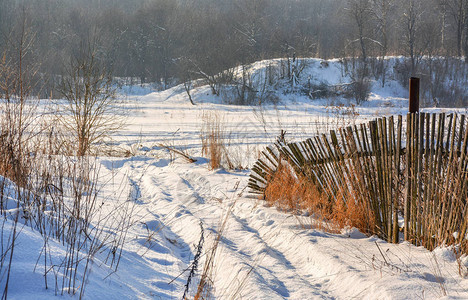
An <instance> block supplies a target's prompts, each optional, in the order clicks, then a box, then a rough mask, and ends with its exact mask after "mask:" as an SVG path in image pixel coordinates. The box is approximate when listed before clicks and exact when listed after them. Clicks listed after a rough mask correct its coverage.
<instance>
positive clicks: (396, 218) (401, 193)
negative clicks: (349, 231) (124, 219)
mask: <svg viewBox="0 0 468 300" xmlns="http://www.w3.org/2000/svg"><path fill="white" fill-rule="evenodd" d="M466 123H467V118H466V117H465V116H464V115H457V114H449V115H447V114H445V113H440V114H426V113H420V114H408V115H407V116H406V117H403V116H397V117H393V116H392V117H388V118H387V117H385V118H379V119H376V120H373V121H370V122H368V123H366V124H361V125H358V126H352V127H347V128H341V129H338V130H332V131H330V133H329V134H322V135H320V136H315V137H313V138H310V139H307V140H305V141H302V142H294V143H288V144H286V143H284V142H281V141H278V142H277V143H276V144H275V145H274V146H270V147H267V148H266V149H265V150H264V151H263V153H262V157H261V158H260V159H259V160H258V161H257V162H256V164H255V165H254V167H253V168H252V174H251V178H250V181H249V187H250V191H251V193H253V194H256V195H259V196H264V195H265V189H266V188H267V186H268V184H269V182H271V180H272V179H273V178H274V176H275V173H276V171H277V170H278V168H279V166H280V165H281V164H289V165H291V167H292V168H293V169H294V171H295V173H296V175H297V176H300V177H301V178H306V179H307V182H308V183H309V184H311V185H315V186H316V187H317V188H318V189H319V190H320V192H321V193H323V194H324V195H326V197H327V198H328V201H330V202H331V203H337V202H340V203H345V204H346V203H348V204H349V201H354V203H353V204H358V205H359V206H360V207H364V208H365V209H366V211H368V214H366V217H367V218H369V220H368V221H369V222H368V224H373V227H372V228H369V229H368V231H369V232H368V233H370V234H377V235H379V236H380V237H382V238H384V239H386V240H388V241H389V242H394V243H396V242H398V241H399V238H400V232H403V233H404V239H405V240H408V241H411V242H412V243H414V244H417V245H423V246H425V247H427V248H429V249H432V248H434V247H435V246H437V245H441V244H454V243H457V244H463V243H464V244H466V242H467V225H468V220H467V216H468V215H467V204H466V199H467V190H468V189H467V179H468V178H467V173H468V170H467V168H468V159H467V141H468V130H466V129H467V124H466Z"/></svg>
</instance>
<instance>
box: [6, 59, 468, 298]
mask: <svg viewBox="0 0 468 300" xmlns="http://www.w3.org/2000/svg"><path fill="white" fill-rule="evenodd" d="M319 62H320V61H319V60H316V63H315V64H313V66H311V67H310V69H311V70H310V71H308V72H309V74H310V75H311V76H313V77H314V78H317V80H318V81H320V80H326V81H328V82H331V81H333V82H334V83H338V82H345V80H346V79H345V78H342V77H341V75H340V70H339V68H338V67H337V66H336V64H338V62H336V61H331V62H330V66H329V67H327V68H326V70H325V71H323V68H322V67H321V65H320V63H319ZM265 65H266V63H263V64H262V62H260V63H257V64H256V65H254V67H255V68H258V69H261V68H263V67H264V66H265ZM314 66H315V67H314ZM321 76H322V77H321ZM131 90H132V89H126V91H131ZM133 91H136V92H135V94H137V95H126V96H122V97H125V108H126V109H125V110H124V114H125V115H126V116H127V124H128V125H127V126H126V127H125V128H124V129H123V130H121V131H120V132H118V133H116V134H115V135H114V136H113V147H114V148H115V149H119V150H121V151H127V153H128V154H131V156H130V157H105V156H102V157H99V158H98V162H99V164H100V165H101V171H100V172H101V178H103V180H104V181H105V182H108V183H107V185H106V186H105V188H104V189H103V191H102V195H100V197H102V199H105V201H106V204H105V206H106V207H108V210H109V211H112V209H113V208H115V207H116V203H118V202H121V201H127V199H126V197H125V196H126V195H127V193H122V190H124V191H131V192H132V193H133V195H135V199H133V201H134V203H133V205H134V220H135V223H134V224H135V225H134V226H132V227H131V229H130V232H129V234H128V236H127V241H126V244H125V246H124V251H123V253H122V258H121V261H120V264H119V268H118V271H117V272H116V273H112V272H111V271H109V270H108V269H107V267H105V265H104V264H103V263H102V260H101V259H102V258H100V257H99V255H97V256H96V258H95V260H94V261H93V264H92V266H91V273H90V275H89V277H88V280H87V284H86V292H85V295H84V298H85V299H180V298H181V297H182V295H183V292H184V288H185V284H186V281H187V277H188V271H187V269H188V268H189V267H190V264H191V262H192V260H193V258H194V255H195V252H196V249H195V248H196V245H197V244H198V242H199V240H200V236H201V229H200V223H201V224H202V226H203V229H204V238H205V243H204V248H203V253H204V254H203V255H202V257H201V261H200V263H199V268H198V273H197V276H196V277H195V279H194V281H193V283H194V284H193V285H192V286H191V288H190V292H191V294H190V295H192V296H193V294H194V292H195V291H196V283H197V282H198V281H199V279H200V277H199V275H200V272H201V270H202V269H203V266H204V262H205V259H206V257H207V252H208V251H209V250H210V248H211V247H212V245H213V244H214V241H215V239H216V236H217V234H218V232H219V230H220V228H221V226H222V222H223V220H226V226H225V228H224V230H223V231H222V238H221V240H220V243H219V246H218V248H217V252H216V256H215V259H214V267H213V272H212V273H211V275H210V280H212V286H213V289H212V295H211V296H212V297H213V298H215V299H268V300H271V299H468V279H466V278H463V277H462V276H460V274H459V268H460V267H461V268H467V266H468V260H467V259H466V257H465V258H461V259H459V260H458V261H457V259H456V257H455V256H454V255H453V251H452V250H451V249H449V248H439V249H436V250H435V251H433V252H430V251H428V250H426V249H424V248H422V247H416V246H413V245H410V244H408V243H406V242H404V243H401V244H399V245H394V244H389V243H386V242H384V241H382V240H380V239H378V238H376V237H366V236H364V235H363V234H361V233H360V232H359V231H357V230H356V229H354V228H347V229H345V230H343V231H342V232H341V233H329V232H326V231H324V230H322V229H321V226H319V222H318V221H316V220H314V219H313V217H309V216H306V215H293V214H290V213H288V212H280V211H278V210H276V209H275V208H273V207H267V206H266V205H265V203H264V202H262V201H261V200H256V199H251V198H249V197H247V196H248V191H247V190H246V185H247V181H248V176H249V171H248V169H243V170H235V171H228V170H223V169H217V170H210V169H209V166H208V160H207V159H205V158H203V157H202V153H201V140H200V130H201V127H202V123H203V119H204V117H203V116H204V115H205V114H207V113H212V114H213V113H216V114H218V115H219V117H220V119H221V120H223V122H222V126H223V127H224V131H225V133H226V139H225V142H226V144H227V145H228V150H229V152H230V154H231V156H232V159H233V160H234V161H235V163H236V165H238V166H242V167H249V166H251V165H252V164H253V163H254V162H255V160H256V158H257V157H258V152H259V151H261V150H263V147H264V146H265V145H268V144H270V143H272V142H273V141H274V140H275V137H276V136H277V135H278V134H279V132H280V130H281V129H283V130H285V131H286V133H287V137H288V138H289V139H291V140H300V139H303V138H307V137H311V136H313V135H314V134H316V133H317V132H323V131H326V130H329V129H333V128H337V127H339V126H343V125H346V124H353V123H360V122H364V121H365V120H368V119H372V118H375V117H377V116H382V115H391V114H398V113H404V112H405V110H406V107H407V101H406V100H405V91H404V90H403V88H401V87H400V86H399V85H398V84H397V83H396V82H390V83H389V84H388V86H387V87H386V88H380V87H379V84H378V83H374V84H373V90H372V94H371V98H370V101H369V102H367V103H365V104H364V105H363V106H361V107H357V108H356V109H355V111H356V114H355V115H350V114H349V109H350V108H349V105H350V104H349V101H348V100H345V99H335V100H325V99H324V100H313V101H312V100H309V99H308V98H307V97H301V96H297V95H296V96H294V95H283V96H282V98H281V102H280V103H278V104H276V105H265V106H263V107H249V106H233V105H226V104H223V102H222V99H221V97H216V96H213V95H211V93H210V89H209V87H207V86H200V87H196V88H195V89H194V90H193V91H192V95H193V98H194V101H195V102H196V103H197V105H195V106H192V105H191V104H190V103H189V102H188V98H187V95H186V93H185V91H184V90H183V88H182V87H180V86H177V87H174V88H172V89H169V90H166V91H162V92H155V91H151V89H150V88H143V87H140V88H135V89H133ZM339 103H342V104H344V106H343V107H336V106H335V105H337V104H339ZM428 111H436V110H428ZM160 144H164V145H167V146H171V147H176V148H177V149H179V150H183V151H185V152H186V153H188V154H189V155H191V156H193V157H194V158H196V159H197V162H196V163H188V162H186V161H185V160H184V159H182V158H180V157H178V156H177V155H174V154H171V153H169V152H168V151H167V150H166V149H164V148H163V147H161V145H160ZM119 195H123V196H119ZM112 202H115V203H112ZM5 226H6V227H5V228H6V229H7V230H8V229H9V227H8V226H11V222H7V223H6V225H5ZM20 228H21V233H20V235H19V238H18V241H17V245H16V248H15V255H14V260H13V269H12V275H11V276H12V277H11V285H10V289H9V297H10V298H11V299H55V298H56V297H57V296H55V295H54V289H53V287H51V286H53V284H54V283H53V280H52V278H51V277H50V275H49V278H48V280H49V289H46V288H45V286H44V270H43V269H41V268H40V264H38V266H39V267H37V268H36V269H35V266H36V261H37V259H38V257H40V256H41V248H42V244H43V239H42V237H41V235H40V234H39V233H38V232H36V231H34V230H32V229H31V228H29V227H26V226H20ZM49 243H50V246H51V247H53V251H51V253H53V255H54V256H55V257H57V258H60V257H61V256H63V255H64V251H65V249H64V246H63V245H61V244H60V243H56V242H54V241H49ZM52 259H53V257H52ZM58 297H59V298H61V296H58ZM63 297H64V298H69V296H63ZM75 297H76V298H78V295H76V296H75Z"/></svg>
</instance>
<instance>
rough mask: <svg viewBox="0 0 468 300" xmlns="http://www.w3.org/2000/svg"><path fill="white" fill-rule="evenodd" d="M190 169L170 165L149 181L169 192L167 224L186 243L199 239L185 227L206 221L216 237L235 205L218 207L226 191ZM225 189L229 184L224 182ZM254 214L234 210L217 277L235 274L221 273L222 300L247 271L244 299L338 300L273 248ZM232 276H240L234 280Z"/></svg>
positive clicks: (219, 260) (219, 280) (224, 240)
mask: <svg viewBox="0 0 468 300" xmlns="http://www.w3.org/2000/svg"><path fill="white" fill-rule="evenodd" d="M192 171H193V170H188V171H187V170H182V171H181V169H179V168H177V167H168V168H166V169H165V171H164V172H165V173H166V174H158V176H157V178H152V179H151V180H150V181H151V182H156V181H157V180H158V179H159V180H160V181H159V186H158V188H160V189H162V190H164V191H165V192H166V199H169V201H170V202H171V204H170V205H169V206H168V207H167V209H169V207H171V211H172V213H170V214H167V216H169V218H167V220H169V222H168V224H166V225H167V226H168V227H169V228H170V231H173V232H175V233H176V234H177V235H178V236H180V237H181V238H182V239H184V242H185V243H186V244H194V243H196V241H197V239H198V238H199V236H198V235H195V236H194V235H193V232H191V231H187V227H193V226H194V224H196V223H197V222H198V221H199V220H202V221H203V223H204V224H205V226H206V229H207V231H210V232H214V233H216V230H217V227H218V225H219V222H220V218H221V216H222V215H223V214H224V213H225V212H226V210H227V206H228V205H229V204H230V203H231V202H230V201H226V202H225V203H220V202H218V201H217V200H214V199H219V197H220V195H219V194H220V192H221V193H222V191H219V190H217V189H216V188H213V187H214V186H213V184H211V183H210V181H208V180H207V179H206V178H205V177H203V176H202V175H201V174H197V172H192ZM148 173H149V174H147V175H145V176H148V177H152V175H151V174H150V172H148ZM206 173H207V175H208V176H209V177H214V176H216V175H213V174H212V173H210V172H206ZM161 179H162V180H161ZM223 186H226V184H225V183H224V185H223ZM173 194H174V195H173ZM228 194H229V192H227V193H226V195H225V197H226V196H229V195H228ZM230 194H233V192H231V193H230ZM231 201H234V200H231ZM239 213H240V215H238V214H239ZM250 214H252V212H241V211H240V210H237V209H234V211H233V212H232V215H231V216H230V217H229V220H228V228H227V230H226V231H225V232H224V233H223V239H222V242H221V245H220V249H219V253H218V259H217V261H216V263H217V264H218V265H217V266H216V268H217V270H218V273H220V272H222V270H223V269H224V270H225V269H229V270H232V272H231V274H228V276H226V274H222V276H219V277H220V278H221V279H216V278H215V283H218V284H219V286H215V288H216V290H217V293H218V296H220V297H222V298H224V297H226V296H229V295H228V294H229V293H235V292H236V288H237V287H236V281H242V280H244V278H245V275H243V274H245V273H246V272H247V271H248V272H250V274H249V276H248V277H247V278H245V280H246V282H247V283H248V286H249V289H248V290H247V292H248V293H246V294H242V295H243V297H247V298H256V299H262V298H263V299H272V298H273V299H275V298H277V299H284V298H292V299H299V298H304V297H306V298H309V299H310V298H314V297H315V298H317V299H334V298H335V297H333V296H332V295H330V294H329V292H328V291H326V290H324V289H323V280H317V279H314V278H313V276H311V275H310V274H308V273H307V272H304V271H303V270H301V266H299V265H294V263H293V262H291V261H289V260H288V259H287V258H286V257H285V256H284V254H283V253H282V252H281V251H279V250H278V249H276V248H275V245H274V243H273V242H272V241H271V240H272V237H271V236H268V234H261V233H260V231H259V228H258V226H260V227H265V226H266V227H267V228H268V227H270V226H272V225H273V223H271V222H266V223H265V224H255V223H258V222H252V217H249V215H250ZM253 217H258V216H256V215H254V216H253ZM188 219H190V221H189V225H188V226H183V225H182V224H186V222H187V221H188ZM252 224H255V225H252ZM233 275H236V276H241V277H242V278H236V276H233ZM226 277H228V278H226ZM239 284H240V283H239ZM239 284H238V285H239ZM238 285H237V286H238Z"/></svg>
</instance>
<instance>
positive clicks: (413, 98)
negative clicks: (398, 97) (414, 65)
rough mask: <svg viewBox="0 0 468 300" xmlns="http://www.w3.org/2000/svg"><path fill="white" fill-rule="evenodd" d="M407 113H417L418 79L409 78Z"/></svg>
mask: <svg viewBox="0 0 468 300" xmlns="http://www.w3.org/2000/svg"><path fill="white" fill-rule="evenodd" d="M409 112H410V113H411V114H413V113H418V112H419V78H417V77H411V78H410V83H409Z"/></svg>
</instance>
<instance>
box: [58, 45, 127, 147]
mask: <svg viewBox="0 0 468 300" xmlns="http://www.w3.org/2000/svg"><path fill="white" fill-rule="evenodd" d="M94 45H95V44H93V43H88V44H87V45H86V46H84V47H83V48H82V49H81V51H80V53H79V54H78V55H77V56H76V57H75V58H73V59H72V61H71V63H70V66H69V69H68V75H66V76H64V78H63V82H62V85H61V87H60V92H61V93H62V95H63V97H64V98H65V101H66V105H65V109H64V114H62V115H61V116H60V121H61V123H62V124H63V125H64V127H65V129H66V130H67V131H68V132H71V133H72V134H73V138H74V139H75V140H76V142H77V149H76V155H77V156H84V155H86V154H87V153H88V152H89V150H90V147H91V145H92V144H93V143H95V142H99V141H102V140H103V139H104V138H106V137H108V136H109V134H110V133H112V132H114V131H115V130H117V129H118V128H120V126H121V125H122V120H121V119H120V118H119V117H118V113H116V109H117V106H116V103H115V101H114V92H115V89H114V87H113V85H112V77H111V75H110V73H109V71H108V70H106V69H105V68H104V67H103V65H102V64H101V63H100V62H99V61H98V59H97V56H96V53H97V51H96V49H95V48H94V47H95V46H94Z"/></svg>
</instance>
